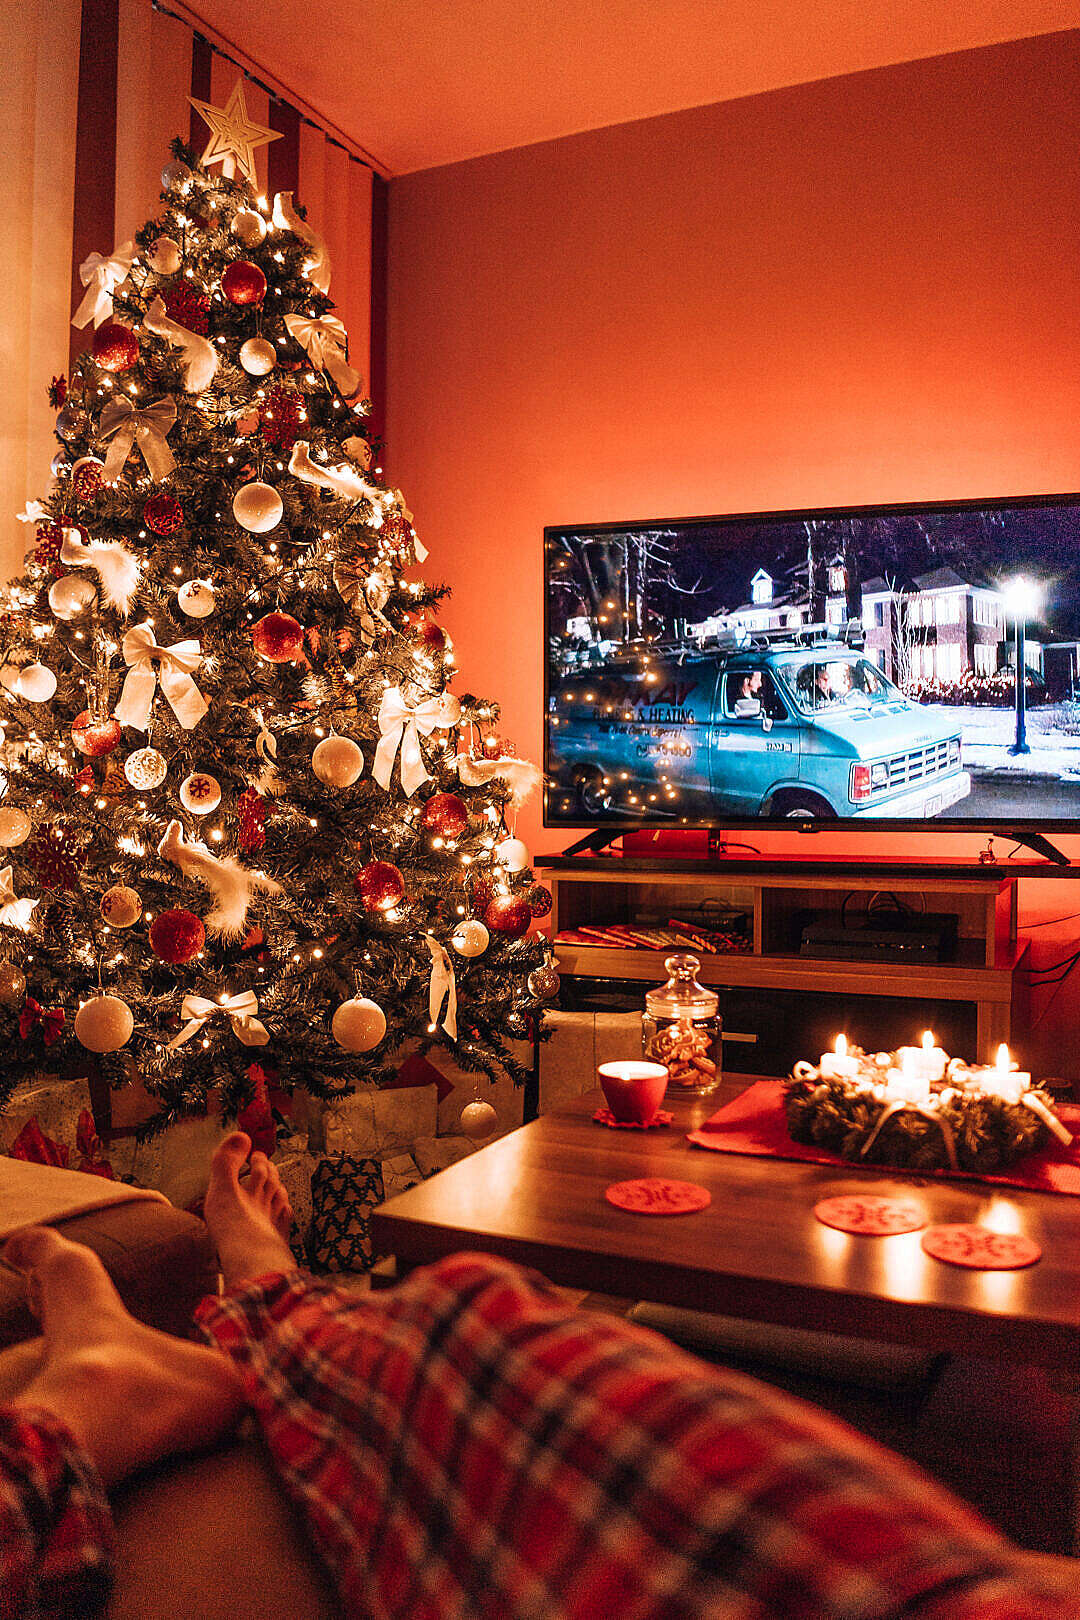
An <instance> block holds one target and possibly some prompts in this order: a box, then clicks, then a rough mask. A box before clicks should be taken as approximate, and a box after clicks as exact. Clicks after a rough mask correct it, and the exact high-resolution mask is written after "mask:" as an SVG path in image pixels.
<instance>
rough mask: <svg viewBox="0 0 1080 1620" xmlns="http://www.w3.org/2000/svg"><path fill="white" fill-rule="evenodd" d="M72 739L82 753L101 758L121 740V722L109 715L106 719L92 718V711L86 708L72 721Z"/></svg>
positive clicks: (93, 757) (92, 757)
mask: <svg viewBox="0 0 1080 1620" xmlns="http://www.w3.org/2000/svg"><path fill="white" fill-rule="evenodd" d="M71 740H72V742H73V743H74V744H75V746H76V748H77V749H78V750H79V753H80V754H86V755H88V756H89V758H90V759H100V758H101V756H102V754H111V753H112V751H113V749H114V748H115V747H116V745H117V743H118V742H119V741H120V722H119V721H118V720H114V719H113V717H112V715H109V716H108V717H107V718H106V719H104V720H91V718H90V711H89V710H88V709H84V710H83V712H82V713H81V714H77V715H76V716H75V718H74V720H73V721H72V722H71Z"/></svg>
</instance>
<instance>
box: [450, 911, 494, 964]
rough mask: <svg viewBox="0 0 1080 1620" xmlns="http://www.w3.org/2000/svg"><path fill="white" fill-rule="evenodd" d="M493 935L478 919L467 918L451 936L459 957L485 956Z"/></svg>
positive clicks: (451, 941)
mask: <svg viewBox="0 0 1080 1620" xmlns="http://www.w3.org/2000/svg"><path fill="white" fill-rule="evenodd" d="M490 938H491V935H490V934H489V933H488V931H487V929H486V928H485V927H484V925H483V923H482V922H481V921H480V920H479V918H477V917H465V918H464V919H463V920H462V921H461V922H459V923H458V925H457V927H456V928H455V929H454V932H453V934H452V935H451V936H450V943H451V945H452V946H453V947H454V949H455V951H457V953H458V955H459V956H483V954H484V952H485V951H486V950H487V948H488V941H489V940H490Z"/></svg>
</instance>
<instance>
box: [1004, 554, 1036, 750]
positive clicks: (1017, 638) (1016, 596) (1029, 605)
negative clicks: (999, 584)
mask: <svg viewBox="0 0 1080 1620" xmlns="http://www.w3.org/2000/svg"><path fill="white" fill-rule="evenodd" d="M1003 590H1004V596H1005V611H1006V613H1007V614H1008V615H1009V617H1010V618H1011V619H1012V622H1013V656H1014V659H1015V669H1014V674H1015V681H1016V686H1015V691H1016V741H1015V742H1014V743H1013V744H1012V746H1011V748H1010V749H1009V753H1010V754H1029V753H1030V752H1031V750H1030V748H1029V747H1028V743H1027V716H1026V710H1025V691H1024V683H1025V677H1026V675H1027V667H1026V663H1027V652H1026V649H1025V646H1024V633H1025V631H1026V629H1027V621H1028V620H1029V619H1031V618H1033V617H1034V616H1035V614H1036V613H1037V612H1038V610H1039V606H1040V603H1041V600H1042V598H1041V596H1040V593H1039V587H1038V586H1037V585H1036V584H1035V583H1034V582H1033V581H1032V580H1030V579H1027V578H1026V577H1025V576H1024V575H1023V574H1014V575H1013V577H1012V579H1007V580H1006V581H1005V582H1004V587H1003Z"/></svg>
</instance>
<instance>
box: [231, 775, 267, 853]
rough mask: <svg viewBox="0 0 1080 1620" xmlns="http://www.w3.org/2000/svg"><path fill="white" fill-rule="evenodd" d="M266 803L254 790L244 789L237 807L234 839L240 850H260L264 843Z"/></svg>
mask: <svg viewBox="0 0 1080 1620" xmlns="http://www.w3.org/2000/svg"><path fill="white" fill-rule="evenodd" d="M266 815H267V803H266V800H265V799H264V798H263V796H262V794H261V793H259V792H257V791H256V789H255V788H246V789H245V790H244V792H243V793H241V795H240V802H239V804H238V806H237V817H236V820H237V826H236V838H237V843H238V844H239V846H240V848H241V849H262V847H263V845H264V844H265V843H266Z"/></svg>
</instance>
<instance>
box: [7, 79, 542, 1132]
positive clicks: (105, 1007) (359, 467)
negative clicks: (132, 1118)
mask: <svg viewBox="0 0 1080 1620" xmlns="http://www.w3.org/2000/svg"><path fill="white" fill-rule="evenodd" d="M230 108H231V111H232V114H233V115H235V114H236V112H237V108H236V105H235V93H234V98H233V99H232V101H231V102H230ZM205 112H206V114H207V121H208V122H209V123H210V124H211V127H212V128H213V129H214V138H213V140H212V141H211V143H210V146H209V147H208V148H207V151H206V153H205V154H204V157H203V161H202V162H200V161H198V160H197V159H196V156H195V153H194V152H193V151H192V150H191V149H190V148H188V147H186V146H184V145H183V144H182V143H181V142H180V141H176V142H174V143H173V161H172V162H170V163H169V164H168V166H167V167H166V169H165V170H164V172H163V176H162V179H163V191H162V205H163V206H162V209H161V212H160V213H159V215H158V217H156V218H155V219H154V220H152V221H151V222H150V223H148V224H147V225H146V226H144V228H143V229H142V230H140V231H139V232H138V233H137V234H136V236H135V238H134V240H133V242H130V243H126V244H124V245H123V246H122V247H119V248H117V249H116V250H115V251H114V253H113V254H112V255H111V256H110V257H109V258H107V259H106V258H102V257H98V256H96V255H95V256H94V258H93V259H91V260H89V261H87V264H86V265H84V266H83V269H82V275H83V280H84V283H85V284H86V287H87V292H86V298H85V299H84V301H83V304H82V305H81V306H80V308H79V310H78V311H77V312H76V316H75V324H76V325H83V326H89V325H90V324H91V323H93V338H92V343H91V346H90V348H89V350H88V351H87V352H86V353H85V354H83V355H82V356H81V357H80V358H79V360H78V361H77V362H76V363H75V365H74V366H73V368H72V374H71V378H70V382H68V383H67V384H66V385H65V383H64V380H63V379H55V380H54V383H53V387H52V390H51V394H50V397H51V399H52V402H53V404H54V405H55V406H58V407H59V415H58V417H57V423H56V429H57V436H58V439H59V441H60V449H59V452H58V454H57V456H56V457H55V459H54V461H53V467H52V471H53V474H54V482H53V485H52V488H51V492H50V493H49V495H48V496H47V497H46V498H45V499H44V500H43V501H41V502H34V503H31V505H30V506H29V507H28V508H27V511H26V512H25V513H24V514H23V517H24V520H26V521H31V522H34V523H35V524H36V538H35V541H34V544H33V547H32V549H31V553H30V555H29V556H28V563H27V571H26V573H25V575H24V576H23V577H22V578H21V579H20V580H18V581H16V582H15V583H14V584H13V585H12V586H10V587H8V590H7V598H8V600H7V602H6V604H5V606H6V612H5V613H4V615H3V629H2V632H0V663H2V667H0V684H2V687H3V689H4V702H3V709H4V711H5V712H4V714H3V722H4V727H5V731H6V745H5V754H6V766H5V771H6V790H5V792H4V796H3V801H2V803H0V844H2V845H3V846H4V853H5V857H6V864H5V866H4V869H3V871H2V872H0V952H2V961H0V1039H2V1040H3V1041H4V1044H5V1049H6V1051H7V1053H8V1062H7V1064H6V1065H5V1070H4V1076H3V1082H2V1089H0V1097H3V1096H6V1095H7V1094H9V1093H10V1090H11V1088H12V1087H13V1086H14V1085H15V1083H16V1082H17V1081H18V1080H19V1079H20V1078H23V1077H24V1076H26V1075H27V1074H29V1073H35V1072H39V1071H40V1070H41V1069H43V1068H48V1069H53V1070H59V1071H60V1072H63V1073H67V1074H70V1075H75V1074H80V1075H81V1074H85V1073H86V1072H87V1064H88V1063H89V1062H91V1061H92V1062H94V1063H95V1064H96V1065H97V1067H98V1072H99V1073H100V1074H102V1075H103V1076H104V1077H105V1079H106V1080H107V1081H108V1083H109V1084H110V1085H111V1086H113V1087H117V1086H120V1085H124V1084H126V1083H128V1082H129V1081H131V1080H132V1079H133V1078H135V1077H136V1076H137V1077H138V1078H140V1079H141V1081H142V1083H143V1084H144V1085H145V1086H146V1088H147V1089H148V1090H149V1091H150V1092H151V1094H153V1095H154V1096H155V1097H156V1099H157V1100H158V1101H159V1103H160V1109H159V1111H158V1113H157V1115H156V1117H155V1119H154V1120H153V1121H152V1122H151V1127H150V1128H151V1129H153V1128H159V1127H162V1126H164V1125H166V1124H168V1123H169V1122H170V1121H172V1120H174V1119H177V1118H179V1117H181V1116H182V1115H185V1114H190V1113H193V1112H197V1111H199V1110H201V1109H202V1108H203V1107H204V1106H205V1104H206V1099H207V1095H208V1093H210V1092H211V1090H213V1091H215V1092H216V1093H218V1095H219V1096H220V1101H221V1106H222V1109H223V1112H224V1113H225V1114H226V1116H229V1115H232V1114H235V1113H236V1112H237V1111H238V1110H239V1109H240V1108H242V1107H243V1106H244V1104H245V1103H246V1102H247V1101H248V1100H249V1099H250V1097H251V1095H252V1090H253V1084H254V1081H255V1079H256V1078H259V1079H261V1076H262V1074H264V1073H265V1068H264V1067H262V1066H264V1065H272V1068H273V1069H274V1070H276V1072H277V1074H278V1077H279V1083H280V1084H281V1085H283V1086H284V1087H286V1088H291V1087H294V1086H303V1087H306V1088H307V1089H308V1090H309V1091H311V1092H312V1093H314V1094H315V1095H317V1096H324V1097H326V1096H332V1095H337V1094H340V1093H341V1092H344V1091H348V1090H351V1089H352V1088H353V1087H355V1086H356V1085H357V1084H359V1083H374V1084H380V1083H386V1082H387V1081H389V1080H390V1079H392V1078H393V1077H394V1075H395V1073H396V1069H397V1065H398V1063H399V1062H400V1055H401V1049H402V1047H403V1046H405V1045H406V1044H408V1045H409V1047H410V1048H411V1049H419V1050H420V1051H425V1050H427V1049H428V1048H430V1047H431V1046H432V1045H433V1044H435V1043H439V1042H441V1043H445V1044H446V1045H447V1046H449V1047H450V1048H451V1049H452V1051H453V1054H454V1058H455V1060H456V1062H457V1063H458V1065H459V1066H460V1067H461V1068H463V1069H465V1070H466V1071H467V1072H470V1073H475V1074H477V1075H487V1076H489V1077H492V1078H494V1077H495V1075H496V1074H497V1073H498V1072H499V1070H500V1069H502V1070H505V1071H507V1072H509V1073H510V1074H511V1075H513V1076H514V1078H515V1079H516V1080H518V1081H520V1080H521V1079H522V1078H523V1071H522V1069H521V1067H520V1065H519V1064H518V1063H517V1062H515V1059H514V1057H513V1054H512V1051H511V1049H510V1046H509V1045H508V1041H509V1040H511V1039H513V1038H515V1037H516V1038H519V1039H520V1038H521V1037H523V1036H525V1035H527V1034H528V1033H529V1032H530V1030H531V1029H532V1028H533V1027H534V1026H535V1024H536V1023H538V1021H539V1014H540V1008H541V1003H542V1001H543V1000H544V999H545V998H546V997H547V996H550V995H551V994H552V993H553V992H554V990H555V989H556V988H557V984H558V980H557V977H556V976H555V974H554V971H553V968H552V966H551V964H550V961H549V959H548V955H547V947H546V945H545V943H544V941H543V940H541V939H540V938H538V937H537V936H536V935H535V934H534V935H530V933H529V929H530V927H531V924H532V920H533V918H534V917H537V916H542V915H544V914H545V912H546V911H547V910H548V909H549V908H550V896H549V894H548V892H547V890H546V889H544V888H543V887H542V886H540V885H538V884H535V883H534V882H533V880H532V875H531V873H530V871H529V869H528V854H527V851H526V850H525V848H524V846H523V845H522V844H521V842H520V840H518V839H517V838H515V837H513V836H511V835H510V833H511V826H512V821H511V822H508V819H507V818H508V816H510V817H511V818H512V815H513V811H514V808H515V806H516V805H517V804H518V803H519V802H520V799H521V797H523V795H524V793H525V792H526V791H528V790H529V788H530V787H531V786H533V785H534V783H535V780H536V776H537V773H536V772H535V771H534V769H533V768H532V767H531V766H528V765H526V764H524V763H523V762H522V761H520V760H516V759H514V758H513V757H512V756H510V755H509V754H508V753H507V752H506V750H505V749H504V747H503V745H502V743H501V742H500V740H499V738H498V736H497V732H496V730H495V723H496V721H497V718H498V711H497V709H496V708H495V707H494V706H493V705H492V704H490V703H487V702H484V701H481V700H479V699H477V698H474V697H471V696H469V695H466V694H462V695H461V696H460V697H457V696H455V695H454V694H452V693H451V691H450V690H449V682H450V679H451V676H452V674H453V664H454V658H453V651H452V648H451V646H450V644H449V641H448V639H447V637H446V635H445V633H444V632H443V630H442V628H441V627H440V625H439V623H438V621H437V618H436V613H435V610H436V607H437V604H438V602H439V601H440V599H441V598H442V597H443V596H444V595H445V591H444V589H442V588H434V587H431V586H428V585H427V584H424V583H423V582H421V581H420V580H418V579H417V578H411V579H407V578H406V577H405V576H406V574H407V573H408V572H409V570H411V569H413V568H414V567H415V565H416V564H417V563H419V562H422V561H423V560H424V558H425V556H426V552H425V550H424V548H423V546H422V545H421V543H420V541H419V539H418V538H417V536H416V533H415V530H414V528H413V526H412V521H411V514H410V513H409V511H408V510H407V508H406V506H405V503H404V501H403V498H402V496H401V493H400V492H399V491H397V490H393V489H389V488H387V487H386V484H385V483H384V482H383V481H382V479H381V476H380V468H379V467H378V465H377V459H378V457H377V451H378V446H377V445H376V444H375V443H373V441H372V438H371V435H370V433H369V431H368V429H367V426H366V419H367V415H368V411H369V405H368V402H367V401H366V400H364V399H362V398H360V397H359V396H360V391H361V378H360V377H359V376H358V374H357V373H356V371H355V370H354V369H353V368H352V367H351V366H350V364H349V361H348V344H347V335H346V332H345V329H344V326H343V325H342V323H341V321H340V320H339V319H338V318H337V317H336V316H335V315H334V314H333V313H332V310H333V305H332V303H331V301H330V298H329V297H328V287H329V263H328V260H327V255H326V251H325V247H324V244H323V243H322V242H321V240H320V238H319V237H318V235H317V233H316V232H315V230H314V229H313V228H312V227H311V226H310V225H309V224H308V223H307V222H306V220H305V219H304V218H303V217H302V216H301V213H300V211H299V209H298V208H297V207H296V206H295V205H294V204H293V202H292V198H291V195H290V194H288V193H279V194H278V196H277V197H276V198H275V199H274V202H273V204H272V206H270V205H268V203H267V202H266V200H265V199H264V198H262V197H259V196H258V195H257V194H256V191H255V189H254V187H253V185H252V183H251V182H252V180H253V179H254V176H255V171H254V163H253V156H252V143H253V141H254V142H255V143H256V144H257V142H258V137H259V135H260V133H261V134H262V135H263V136H264V137H265V136H269V134H270V132H269V131H266V132H259V131H257V130H255V131H253V130H252V126H250V123H248V122H247V121H246V120H241V119H238V118H237V117H236V116H232V117H231V118H230V111H229V109H225V110H221V109H213V108H208V109H205ZM211 115H213V116H211ZM215 120H216V122H215ZM219 162H220V164H221V167H220V168H218V167H216V165H217V164H218V163H219ZM238 170H239V172H237V171H238ZM90 1054H93V1058H92V1059H91V1057H90Z"/></svg>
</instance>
